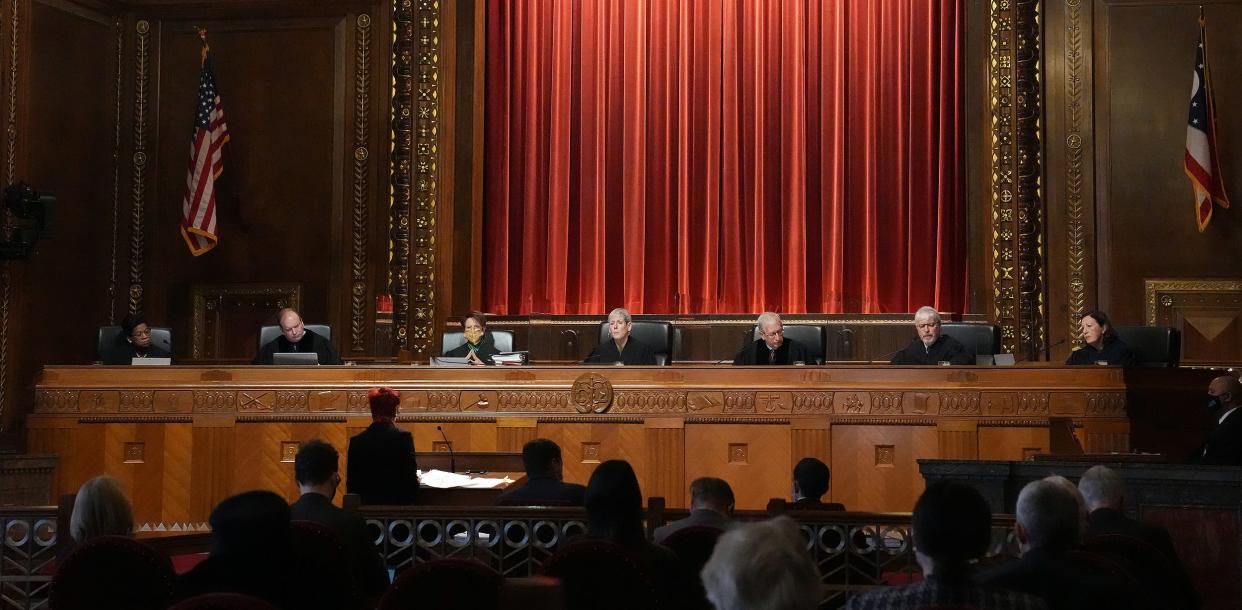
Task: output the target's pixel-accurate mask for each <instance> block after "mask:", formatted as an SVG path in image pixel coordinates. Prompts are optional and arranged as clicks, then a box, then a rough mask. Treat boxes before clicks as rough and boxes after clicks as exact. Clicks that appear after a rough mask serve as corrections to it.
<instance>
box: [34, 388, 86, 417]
mask: <svg viewBox="0 0 1242 610" xmlns="http://www.w3.org/2000/svg"><path fill="white" fill-rule="evenodd" d="M77 411H78V392H77V391H76V390H39V391H38V392H36V393H35V412H36V413H77Z"/></svg>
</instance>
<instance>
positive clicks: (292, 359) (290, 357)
mask: <svg viewBox="0 0 1242 610" xmlns="http://www.w3.org/2000/svg"><path fill="white" fill-rule="evenodd" d="M272 364H319V354H316V353H315V352H276V353H275V354H272Z"/></svg>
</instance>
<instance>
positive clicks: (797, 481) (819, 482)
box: [790, 457, 845, 510]
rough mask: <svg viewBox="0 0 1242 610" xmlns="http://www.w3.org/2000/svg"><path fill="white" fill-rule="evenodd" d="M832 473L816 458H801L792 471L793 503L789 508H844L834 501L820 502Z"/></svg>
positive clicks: (826, 490)
mask: <svg viewBox="0 0 1242 610" xmlns="http://www.w3.org/2000/svg"><path fill="white" fill-rule="evenodd" d="M831 477H832V473H831V472H830V471H829V470H828V465H827V464H825V463H823V462H822V461H820V460H819V459H817V458H813V457H808V458H802V459H801V460H800V461H799V462H798V465H797V466H794V471H793V505H791V506H790V508H805V509H813V510H845V506H844V505H842V504H838V503H836V502H827V503H825V502H821V499H822V498H823V497H824V494H826V493H828V485H829V481H830V479H831Z"/></svg>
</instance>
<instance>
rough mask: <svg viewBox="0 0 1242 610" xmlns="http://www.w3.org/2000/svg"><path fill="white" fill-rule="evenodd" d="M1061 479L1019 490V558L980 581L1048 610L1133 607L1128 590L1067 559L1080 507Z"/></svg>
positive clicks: (1079, 526)
mask: <svg viewBox="0 0 1242 610" xmlns="http://www.w3.org/2000/svg"><path fill="white" fill-rule="evenodd" d="M1064 481H1065V479H1064V478H1062V477H1055V478H1054V477H1049V478H1045V479H1041V480H1038V481H1032V482H1031V483H1028V484H1027V485H1026V487H1023V488H1022V491H1021V492H1020V493H1019V494H1018V507H1017V515H1016V517H1017V524H1016V526H1015V530H1016V535H1017V538H1018V546H1019V549H1020V550H1021V553H1022V557H1021V558H1020V559H1019V560H1017V561H1011V562H1009V563H1007V564H1004V565H1002V566H999V567H998V568H996V569H994V570H992V571H991V572H989V573H988V574H986V575H984V577H983V582H985V583H987V584H989V585H994V586H997V587H1003V588H1005V589H1010V590H1013V591H1018V592H1021V593H1029V594H1031V595H1037V596H1039V597H1042V598H1043V599H1044V601H1045V602H1047V604H1048V606H1049V607H1050V608H1052V610H1078V609H1081V610H1088V609H1091V610H1104V609H1107V608H1118V609H1120V608H1127V609H1128V608H1133V600H1132V599H1131V596H1130V594H1131V593H1132V592H1128V591H1125V590H1123V589H1122V588H1120V587H1118V586H1117V583H1116V582H1115V581H1113V580H1112V579H1111V578H1110V576H1109V575H1107V574H1104V573H1101V572H1099V571H1097V570H1092V569H1089V567H1088V566H1087V565H1086V564H1084V563H1083V562H1081V561H1080V560H1079V559H1078V558H1077V557H1075V556H1072V555H1071V551H1073V550H1074V549H1075V547H1076V546H1077V544H1078V541H1079V539H1080V538H1081V535H1082V525H1083V517H1082V513H1083V512H1084V509H1083V504H1082V501H1081V499H1080V497H1079V496H1078V493H1077V490H1076V489H1075V488H1074V487H1073V485H1072V484H1071V485H1068V487H1067V484H1066V483H1065V482H1064Z"/></svg>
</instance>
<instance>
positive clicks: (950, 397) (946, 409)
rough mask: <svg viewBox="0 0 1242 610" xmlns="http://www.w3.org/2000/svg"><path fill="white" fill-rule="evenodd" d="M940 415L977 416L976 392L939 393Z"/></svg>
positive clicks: (977, 395) (977, 396)
mask: <svg viewBox="0 0 1242 610" xmlns="http://www.w3.org/2000/svg"><path fill="white" fill-rule="evenodd" d="M940 414H941V415H979V414H980V411H979V393H978V392H941V393H940Z"/></svg>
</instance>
